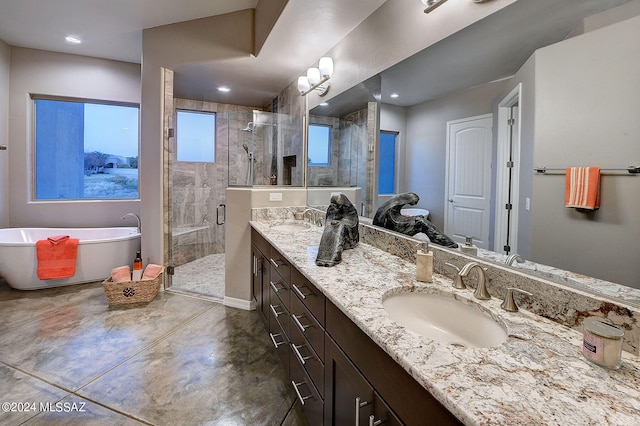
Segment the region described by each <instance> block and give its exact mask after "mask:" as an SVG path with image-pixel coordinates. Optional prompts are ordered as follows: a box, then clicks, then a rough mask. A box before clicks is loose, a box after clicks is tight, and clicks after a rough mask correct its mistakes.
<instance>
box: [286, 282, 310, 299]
mask: <svg viewBox="0 0 640 426" xmlns="http://www.w3.org/2000/svg"><path fill="white" fill-rule="evenodd" d="M291 286H292V287H293V289H294V290H295V291H296V293H298V294H299V295H300V297H302V298H303V299H306V298H307V296H311V294H304V293H303V292H302V290H300V288H299V287H298V286H297V285H295V284H291ZM300 287H306V285H304V284H302V285H301V286H300Z"/></svg>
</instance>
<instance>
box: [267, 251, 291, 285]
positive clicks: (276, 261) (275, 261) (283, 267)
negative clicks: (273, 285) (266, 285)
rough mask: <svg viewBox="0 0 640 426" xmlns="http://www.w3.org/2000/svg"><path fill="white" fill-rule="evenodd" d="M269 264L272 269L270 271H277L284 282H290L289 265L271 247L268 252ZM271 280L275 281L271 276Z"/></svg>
mask: <svg viewBox="0 0 640 426" xmlns="http://www.w3.org/2000/svg"><path fill="white" fill-rule="evenodd" d="M269 263H270V264H271V267H272V268H271V271H277V273H278V274H279V275H280V277H282V279H283V280H284V281H286V282H287V283H290V282H291V264H290V263H289V261H288V260H287V259H286V258H285V257H284V256H283V255H281V254H280V252H279V251H278V250H276V249H275V248H273V247H271V250H270V252H269ZM271 279H272V280H274V279H275V277H274V276H273V274H272V275H271Z"/></svg>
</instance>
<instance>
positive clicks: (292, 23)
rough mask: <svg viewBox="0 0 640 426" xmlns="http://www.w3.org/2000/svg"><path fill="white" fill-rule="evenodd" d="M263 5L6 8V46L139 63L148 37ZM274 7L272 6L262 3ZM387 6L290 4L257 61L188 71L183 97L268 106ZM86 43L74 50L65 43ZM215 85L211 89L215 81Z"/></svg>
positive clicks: (250, 0)
mask: <svg viewBox="0 0 640 426" xmlns="http://www.w3.org/2000/svg"><path fill="white" fill-rule="evenodd" d="M258 1H259V0H179V1H178V0H108V1H105V0H0V40H3V41H4V42H6V43H8V44H9V45H12V46H19V47H27V48H34V49H42V50H50V51H55V52H64V53H72V54H78V55H84V56H92V57H98V58H106V59H113V60H119V61H125V62H134V63H140V62H141V57H142V30H143V29H147V28H153V27H157V26H162V25H167V24H172V23H177V22H184V21H189V20H193V19H197V18H203V17H208V16H214V15H220V14H225V13H230V12H234V11H238V10H244V9H248V8H254V7H255V6H256V4H257V3H258ZM263 1H268V0H263ZM384 2H385V0H349V1H344V0H323V1H321V2H318V1H316V0H291V1H289V2H288V3H287V5H286V6H285V8H284V10H283V12H282V14H281V15H280V18H279V19H278V22H277V23H276V25H275V26H274V28H273V29H272V31H271V33H270V34H269V36H268V38H267V40H266V42H265V44H264V45H263V47H262V49H261V51H260V53H259V54H258V56H257V57H254V56H249V55H248V56H247V57H245V58H238V59H230V60H227V61H216V62H210V63H199V64H187V65H181V66H180V67H177V68H176V69H175V70H174V71H175V88H174V93H175V95H176V96H178V97H185V98H191V99H200V100H209V101H215V102H224V101H228V100H226V99H224V98H221V96H222V95H221V94H220V93H219V92H217V90H215V87H216V86H218V85H227V86H229V87H231V88H232V89H233V90H234V92H233V94H232V99H233V101H232V102H230V103H234V104H241V105H250V106H261V105H266V104H267V103H268V102H270V101H271V99H273V97H275V96H276V95H277V94H278V93H279V92H281V91H282V89H284V88H285V87H286V86H287V85H289V84H290V83H291V82H292V81H294V80H295V79H296V78H297V76H298V74H299V73H300V72H301V70H304V69H306V68H307V67H309V66H311V65H313V64H314V62H315V61H316V60H317V59H318V58H319V57H320V56H322V55H323V54H325V53H326V52H328V51H329V50H330V49H331V48H332V47H333V46H334V45H335V44H337V43H338V42H339V41H340V40H341V39H342V38H343V37H344V36H346V35H347V34H348V33H349V32H350V31H351V30H352V29H354V28H355V27H356V26H357V25H358V24H359V23H360V22H362V21H363V20H364V19H365V18H366V17H367V16H369V15H370V14H371V13H372V12H373V11H374V10H376V9H377V8H378V7H379V6H380V5H382V4H383V3H384ZM67 35H74V36H78V37H80V38H81V39H82V40H83V42H82V43H81V44H70V43H68V42H66V41H65V40H64V38H65V36H67ZM213 76H215V79H216V80H217V81H213V79H214V77H213Z"/></svg>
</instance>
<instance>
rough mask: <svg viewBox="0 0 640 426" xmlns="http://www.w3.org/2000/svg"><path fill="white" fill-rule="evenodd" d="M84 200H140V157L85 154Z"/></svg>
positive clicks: (97, 153)
mask: <svg viewBox="0 0 640 426" xmlns="http://www.w3.org/2000/svg"><path fill="white" fill-rule="evenodd" d="M84 171H85V173H84V174H85V176H84V198H138V157H121V156H116V155H109V154H104V153H101V152H88V153H87V152H86V153H85V154H84Z"/></svg>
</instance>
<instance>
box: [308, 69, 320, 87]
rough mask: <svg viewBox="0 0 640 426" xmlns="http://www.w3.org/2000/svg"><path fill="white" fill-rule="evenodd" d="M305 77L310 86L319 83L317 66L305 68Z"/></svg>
mask: <svg viewBox="0 0 640 426" xmlns="http://www.w3.org/2000/svg"><path fill="white" fill-rule="evenodd" d="M307 79H308V80H309V84H311V85H312V86H313V85H316V84H318V83H320V70H319V69H318V68H309V69H308V70H307Z"/></svg>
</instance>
